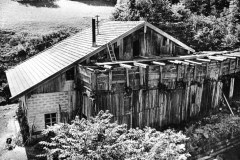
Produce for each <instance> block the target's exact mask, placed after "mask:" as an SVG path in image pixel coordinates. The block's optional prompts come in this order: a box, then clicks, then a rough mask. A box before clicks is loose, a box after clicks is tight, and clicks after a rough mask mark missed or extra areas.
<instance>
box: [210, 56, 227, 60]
mask: <svg viewBox="0 0 240 160" xmlns="http://www.w3.org/2000/svg"><path fill="white" fill-rule="evenodd" d="M208 58H209V59H212V60H216V61H224V58H218V57H216V56H208Z"/></svg>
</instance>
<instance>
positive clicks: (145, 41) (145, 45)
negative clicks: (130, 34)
mask: <svg viewBox="0 0 240 160" xmlns="http://www.w3.org/2000/svg"><path fill="white" fill-rule="evenodd" d="M146 34H147V26H146V24H145V25H144V34H143V36H144V38H143V41H144V52H145V53H144V55H146V54H147V40H146Z"/></svg>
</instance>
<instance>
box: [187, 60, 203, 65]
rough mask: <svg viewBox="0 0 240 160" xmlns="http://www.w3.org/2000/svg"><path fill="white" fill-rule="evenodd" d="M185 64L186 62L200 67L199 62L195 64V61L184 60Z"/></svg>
mask: <svg viewBox="0 0 240 160" xmlns="http://www.w3.org/2000/svg"><path fill="white" fill-rule="evenodd" d="M184 61H185V62H188V63H192V64H198V65H202V63H200V62H196V61H191V60H187V59H186V60H184Z"/></svg>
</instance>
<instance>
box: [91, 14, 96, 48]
mask: <svg viewBox="0 0 240 160" xmlns="http://www.w3.org/2000/svg"><path fill="white" fill-rule="evenodd" d="M92 46H93V47H96V46H97V45H96V26H95V19H94V18H93V19H92Z"/></svg>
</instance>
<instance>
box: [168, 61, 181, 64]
mask: <svg viewBox="0 0 240 160" xmlns="http://www.w3.org/2000/svg"><path fill="white" fill-rule="evenodd" d="M168 62H170V63H173V64H181V62H178V61H168Z"/></svg>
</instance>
